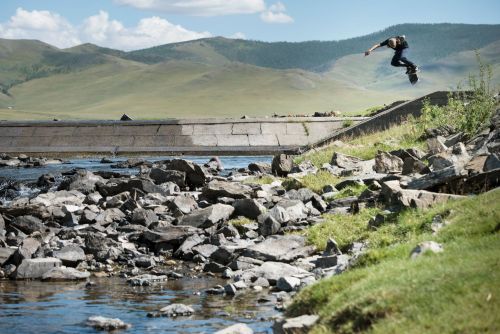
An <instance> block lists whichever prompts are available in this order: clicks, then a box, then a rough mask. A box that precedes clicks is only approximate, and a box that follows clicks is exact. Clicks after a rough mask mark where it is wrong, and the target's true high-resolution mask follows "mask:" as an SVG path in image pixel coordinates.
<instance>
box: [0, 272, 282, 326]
mask: <svg viewBox="0 0 500 334" xmlns="http://www.w3.org/2000/svg"><path fill="white" fill-rule="evenodd" d="M95 282H96V283H97V284H96V285H95V286H92V287H90V288H86V287H85V284H84V283H76V284H74V283H47V282H39V281H0V333H2V334H9V333H16V334H19V333H35V332H36V333H40V334H43V333H95V332H96V331H95V330H94V329H92V328H89V327H87V326H85V321H86V319H87V318H88V317H90V316H92V315H102V316H105V317H113V318H120V319H122V320H123V321H125V322H128V323H131V324H132V326H133V327H132V328H131V329H129V330H128V331H127V333H149V332H155V333H156V332H161V333H212V332H213V331H215V330H217V329H221V328H224V327H227V326H229V325H231V324H233V323H235V322H245V323H247V324H248V325H249V326H250V327H252V328H253V329H254V331H256V332H260V333H271V331H270V327H271V325H272V322H271V318H272V317H273V316H275V315H276V311H275V310H274V309H273V303H272V302H267V303H261V304H259V302H258V300H259V299H260V298H262V297H265V296H267V294H266V293H264V292H261V293H257V292H249V293H246V294H243V295H238V296H236V297H234V298H231V297H223V296H213V295H207V294H205V293H203V292H202V293H201V294H197V292H200V291H203V290H204V289H206V288H209V287H213V286H214V285H216V284H220V283H223V282H222V281H220V280H218V279H217V278H185V279H182V280H177V281H169V282H166V283H165V284H163V285H158V286H155V287H131V286H129V285H128V284H126V282H125V280H123V279H119V278H100V279H96V280H95ZM171 303H183V304H187V305H192V307H193V308H194V309H195V311H196V313H195V315H193V316H191V317H179V318H176V319H171V318H148V317H147V316H146V315H147V313H148V312H156V311H158V310H159V309H160V308H162V307H164V306H166V305H169V304H171Z"/></svg>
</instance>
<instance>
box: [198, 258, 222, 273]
mask: <svg viewBox="0 0 500 334" xmlns="http://www.w3.org/2000/svg"><path fill="white" fill-rule="evenodd" d="M226 269H227V267H226V266H225V265H223V264H220V263H217V262H214V261H210V262H208V263H206V264H205V265H204V266H203V271H205V272H210V273H223V272H224V271H225V270H226Z"/></svg>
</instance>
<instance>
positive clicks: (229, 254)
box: [210, 246, 235, 266]
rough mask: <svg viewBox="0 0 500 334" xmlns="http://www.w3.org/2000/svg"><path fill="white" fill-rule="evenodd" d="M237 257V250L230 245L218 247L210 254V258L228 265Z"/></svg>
mask: <svg viewBox="0 0 500 334" xmlns="http://www.w3.org/2000/svg"><path fill="white" fill-rule="evenodd" d="M234 257H235V252H234V250H233V249H230V248H228V247H224V246H221V247H218V248H217V249H216V250H215V251H214V252H212V254H210V260H212V261H215V262H217V263H220V264H223V265H225V266H227V265H228V264H229V263H230V262H231V261H232V260H233V258H234Z"/></svg>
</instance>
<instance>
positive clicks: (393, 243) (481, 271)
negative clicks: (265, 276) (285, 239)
mask: <svg viewBox="0 0 500 334" xmlns="http://www.w3.org/2000/svg"><path fill="white" fill-rule="evenodd" d="M498 203H500V190H499V189H497V190H495V191H492V192H489V193H486V194H483V195H480V196H476V197H471V198H468V199H465V200H461V201H456V202H448V203H446V204H444V205H439V206H437V207H435V208H433V209H430V210H426V211H413V210H411V211H408V212H406V213H405V214H403V215H401V216H400V217H399V218H398V219H397V220H396V221H394V222H392V223H389V224H386V225H385V226H383V227H382V228H379V229H378V230H376V231H373V230H369V229H368V228H367V225H366V223H367V219H368V217H369V215H370V214H373V212H368V214H367V212H364V213H362V214H361V215H358V216H357V217H359V219H356V218H352V219H348V220H342V219H338V218H336V219H334V218H332V219H330V220H329V221H328V222H327V223H323V224H324V225H326V226H319V227H316V228H315V229H318V230H321V231H320V232H319V233H318V231H314V232H315V233H312V232H311V233H310V237H311V240H312V241H313V242H315V243H317V244H318V245H320V246H321V244H323V243H324V242H325V240H323V239H325V238H327V237H328V236H331V234H332V233H333V237H339V240H340V242H341V244H346V242H350V241H353V240H359V239H364V240H367V241H368V242H369V244H370V248H371V249H370V251H369V252H368V253H367V255H365V256H364V257H362V258H361V260H360V261H359V264H358V266H357V267H356V268H354V269H351V270H350V271H348V272H346V273H344V274H342V275H339V276H335V277H332V278H329V279H326V280H322V281H320V282H319V283H317V284H315V285H313V286H311V287H309V288H307V289H305V290H303V291H301V292H300V293H299V295H298V297H297V298H295V300H294V303H293V304H292V306H291V307H290V308H289V309H288V311H287V313H288V315H290V316H294V315H300V314H303V313H317V314H319V315H320V316H321V321H320V324H319V325H318V326H316V327H315V328H314V330H313V331H312V332H313V333H355V332H374V333H403V332H404V333H484V332H489V333H493V332H498V331H499V330H500V298H499V295H498V292H499V291H500V261H499V259H500V236H499V233H498V230H499V225H498V224H499V222H500V208H499V206H498ZM448 213H449V215H447V214H448ZM436 214H441V215H443V216H445V217H446V221H448V222H449V223H450V225H448V226H446V227H445V228H444V229H443V230H441V231H440V232H439V233H438V234H437V235H432V234H431V232H430V223H431V222H432V217H434V216H435V215H436ZM329 234H330V235H329ZM424 240H435V241H437V242H440V243H442V244H443V246H444V252H443V253H441V254H436V255H427V256H423V257H422V258H420V259H417V260H410V259H409V254H410V251H411V249H412V248H413V247H415V246H416V245H417V244H418V243H419V242H421V241H424Z"/></svg>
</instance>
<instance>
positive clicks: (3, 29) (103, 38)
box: [0, 0, 212, 50]
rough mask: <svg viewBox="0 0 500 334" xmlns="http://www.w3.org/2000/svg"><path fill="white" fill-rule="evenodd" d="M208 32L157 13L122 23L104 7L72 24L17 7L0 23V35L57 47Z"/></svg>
mask: <svg viewBox="0 0 500 334" xmlns="http://www.w3.org/2000/svg"><path fill="white" fill-rule="evenodd" d="M143 1H147V0H143ZM211 36H212V35H211V34H210V33H209V32H207V31H205V32H196V31H191V30H188V29H186V28H184V27H182V26H180V25H175V24H172V23H170V22H169V21H167V20H165V19H162V18H160V17H157V16H153V17H149V18H144V19H141V20H140V21H139V22H138V23H137V25H136V26H133V27H125V26H124V25H123V23H121V22H119V21H117V20H112V19H110V17H109V14H108V13H107V12H105V11H100V12H99V13H98V14H96V15H93V16H90V17H88V18H86V19H85V20H84V22H83V24H82V25H80V26H78V27H74V26H72V25H71V24H70V23H69V22H68V21H66V20H65V19H64V18H63V17H61V16H60V15H58V14H55V13H51V12H49V11H36V10H34V11H31V12H30V11H26V10H24V9H22V8H18V9H17V11H16V14H15V15H14V16H12V17H11V18H10V20H9V21H7V22H5V23H0V37H3V38H11V39H38V40H41V41H43V42H46V43H49V44H51V45H55V46H57V47H60V48H67V47H71V46H75V45H78V44H81V43H85V42H90V43H95V44H97V45H100V46H105V47H109V48H116V49H120V50H135V49H141V48H147V47H151V46H155V45H160V44H166V43H174V42H182V41H187V40H192V39H198V38H204V37H211Z"/></svg>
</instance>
